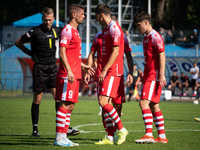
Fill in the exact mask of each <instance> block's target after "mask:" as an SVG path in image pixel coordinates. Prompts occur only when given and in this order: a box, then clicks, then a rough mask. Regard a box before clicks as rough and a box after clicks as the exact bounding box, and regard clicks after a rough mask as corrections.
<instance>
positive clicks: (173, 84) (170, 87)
mask: <svg viewBox="0 0 200 150" xmlns="http://www.w3.org/2000/svg"><path fill="white" fill-rule="evenodd" d="M178 84H179V81H178V76H177V73H176V71H174V72H173V76H171V80H170V84H169V85H168V90H171V91H172V95H174V94H175V87H178Z"/></svg>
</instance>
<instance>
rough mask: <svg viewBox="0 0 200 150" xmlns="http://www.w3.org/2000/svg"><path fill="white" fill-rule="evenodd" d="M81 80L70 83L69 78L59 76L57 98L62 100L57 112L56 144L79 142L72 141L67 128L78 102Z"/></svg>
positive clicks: (71, 144) (63, 144)
mask: <svg viewBox="0 0 200 150" xmlns="http://www.w3.org/2000/svg"><path fill="white" fill-rule="evenodd" d="M78 89H79V81H78V80H75V81H74V83H72V84H71V83H69V82H68V79H67V78H65V79H63V78H59V77H57V82H56V96H55V99H58V100H62V104H61V106H60V107H59V109H58V111H57V114H56V139H55V142H54V145H59V146H75V145H78V144H77V143H73V142H71V141H70V140H69V139H68V138H67V130H68V128H69V124H70V118H71V112H72V111H73V109H74V105H75V103H77V102H78Z"/></svg>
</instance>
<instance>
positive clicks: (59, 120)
mask: <svg viewBox="0 0 200 150" xmlns="http://www.w3.org/2000/svg"><path fill="white" fill-rule="evenodd" d="M66 115H67V109H65V108H63V107H59V109H58V111H57V113H56V140H57V141H58V140H61V139H62V133H64V130H65V122H66Z"/></svg>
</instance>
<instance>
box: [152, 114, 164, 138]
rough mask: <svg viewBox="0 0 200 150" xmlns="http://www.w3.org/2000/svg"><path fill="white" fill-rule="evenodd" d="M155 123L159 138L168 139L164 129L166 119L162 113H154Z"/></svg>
mask: <svg viewBox="0 0 200 150" xmlns="http://www.w3.org/2000/svg"><path fill="white" fill-rule="evenodd" d="M153 121H154V124H155V126H156V128H157V131H158V136H159V137H160V138H162V139H165V138H166V135H165V128H164V118H163V115H162V112H161V111H158V112H155V113H153Z"/></svg>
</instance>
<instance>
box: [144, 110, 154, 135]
mask: <svg viewBox="0 0 200 150" xmlns="http://www.w3.org/2000/svg"><path fill="white" fill-rule="evenodd" d="M142 114H143V120H144V124H145V129H146V135H148V136H153V134H152V128H153V116H152V112H151V110H150V109H143V110H142Z"/></svg>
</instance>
